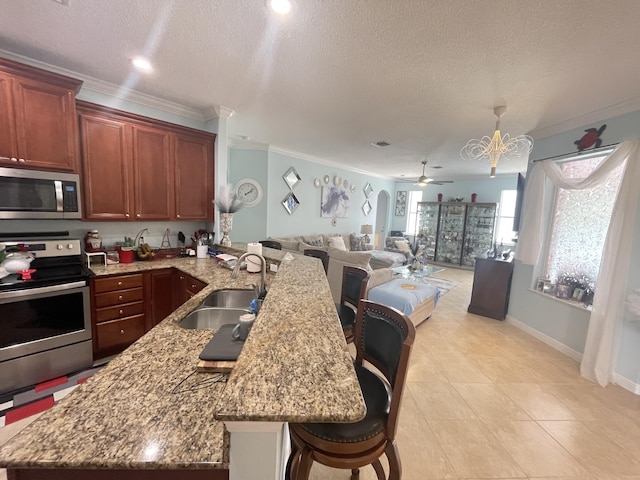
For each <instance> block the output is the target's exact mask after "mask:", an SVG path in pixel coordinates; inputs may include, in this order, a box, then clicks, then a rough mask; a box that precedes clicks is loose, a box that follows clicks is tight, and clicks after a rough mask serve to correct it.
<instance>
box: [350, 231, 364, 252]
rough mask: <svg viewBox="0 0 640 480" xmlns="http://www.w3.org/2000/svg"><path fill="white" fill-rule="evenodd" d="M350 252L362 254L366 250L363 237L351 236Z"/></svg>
mask: <svg viewBox="0 0 640 480" xmlns="http://www.w3.org/2000/svg"><path fill="white" fill-rule="evenodd" d="M349 243H351V251H352V252H364V251H365V250H366V249H367V248H366V245H367V244H366V243H364V238H363V237H356V236H355V235H354V234H351V241H350V242H349Z"/></svg>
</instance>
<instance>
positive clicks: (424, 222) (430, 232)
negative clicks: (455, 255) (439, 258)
mask: <svg viewBox="0 0 640 480" xmlns="http://www.w3.org/2000/svg"><path fill="white" fill-rule="evenodd" d="M439 211H440V204H439V203H438V202H419V203H418V215H417V219H416V221H417V223H418V224H417V225H416V235H417V241H418V244H420V245H424V253H425V255H426V256H427V259H428V260H429V261H433V260H435V256H436V239H437V237H438V213H439Z"/></svg>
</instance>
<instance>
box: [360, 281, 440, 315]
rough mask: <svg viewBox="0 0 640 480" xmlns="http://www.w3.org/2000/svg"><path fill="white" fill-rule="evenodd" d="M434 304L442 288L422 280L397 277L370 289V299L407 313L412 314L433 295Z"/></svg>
mask: <svg viewBox="0 0 640 480" xmlns="http://www.w3.org/2000/svg"><path fill="white" fill-rule="evenodd" d="M433 296H435V298H434V305H436V304H437V303H438V299H439V298H440V290H438V289H437V288H436V287H433V286H431V285H427V284H426V283H423V282H422V281H421V280H411V279H406V278H397V279H395V280H391V281H389V282H386V283H383V284H382V285H378V286H377V287H373V288H372V289H371V290H369V296H368V298H369V300H371V301H372V302H376V303H380V304H382V305H387V306H389V307H393V308H397V309H398V310H400V311H401V312H402V313H404V314H405V315H411V313H412V312H413V310H414V308H416V307H417V306H418V305H419V304H420V303H422V302H423V301H425V300H426V299H428V298H430V297H433Z"/></svg>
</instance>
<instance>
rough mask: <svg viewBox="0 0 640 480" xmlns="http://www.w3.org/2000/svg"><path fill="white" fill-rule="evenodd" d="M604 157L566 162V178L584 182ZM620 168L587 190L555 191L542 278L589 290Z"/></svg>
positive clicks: (595, 274)
mask: <svg viewBox="0 0 640 480" xmlns="http://www.w3.org/2000/svg"><path fill="white" fill-rule="evenodd" d="M604 158H605V157H604V156H603V157H595V158H590V159H584V160H582V159H581V160H577V161H576V160H574V161H567V162H565V163H563V164H562V165H561V168H562V172H563V175H564V176H565V177H568V178H585V177H586V176H587V175H589V173H591V172H592V171H593V169H594V168H595V167H596V166H597V165H598V164H599V163H600V162H601V161H602V160H603V159H604ZM623 170H624V166H623V165H622V166H620V167H618V168H617V169H615V170H614V171H613V172H612V173H611V175H609V178H608V179H607V181H606V182H605V183H603V184H601V185H599V186H597V187H594V188H592V189H588V190H564V189H561V188H558V189H557V190H556V198H555V205H554V210H553V212H552V218H551V228H550V233H549V241H548V253H547V261H546V265H545V270H544V274H545V276H546V278H547V279H550V280H551V282H552V283H557V284H558V285H560V284H562V285H571V286H573V287H574V288H578V287H580V288H581V289H584V288H585V287H587V288H590V289H593V287H594V285H595V282H596V280H597V278H598V273H599V270H600V260H601V258H602V249H603V247H604V241H605V238H606V235H607V229H608V228H609V221H610V219H611V212H612V211H613V205H614V202H615V199H616V195H617V192H618V187H619V186H620V182H621V180H622V172H623Z"/></svg>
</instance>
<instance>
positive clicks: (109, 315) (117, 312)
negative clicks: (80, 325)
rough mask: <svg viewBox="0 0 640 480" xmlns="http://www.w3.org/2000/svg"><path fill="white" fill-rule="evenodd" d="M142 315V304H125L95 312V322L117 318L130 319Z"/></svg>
mask: <svg viewBox="0 0 640 480" xmlns="http://www.w3.org/2000/svg"><path fill="white" fill-rule="evenodd" d="M141 313H144V302H136V303H127V304H125V305H116V306H115V307H106V308H99V309H97V310H96V322H98V323H99V322H104V321H107V320H114V319H117V318H124V317H131V316H132V315H139V314H141Z"/></svg>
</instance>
